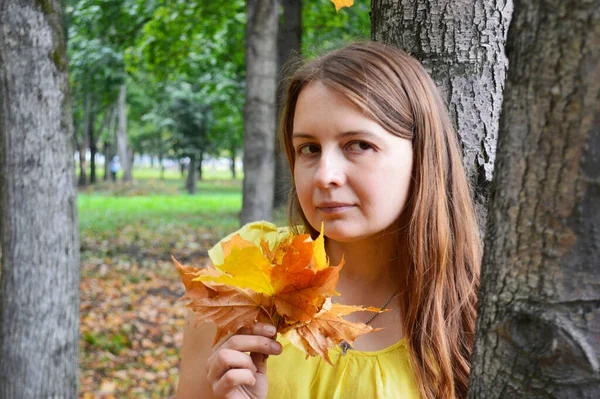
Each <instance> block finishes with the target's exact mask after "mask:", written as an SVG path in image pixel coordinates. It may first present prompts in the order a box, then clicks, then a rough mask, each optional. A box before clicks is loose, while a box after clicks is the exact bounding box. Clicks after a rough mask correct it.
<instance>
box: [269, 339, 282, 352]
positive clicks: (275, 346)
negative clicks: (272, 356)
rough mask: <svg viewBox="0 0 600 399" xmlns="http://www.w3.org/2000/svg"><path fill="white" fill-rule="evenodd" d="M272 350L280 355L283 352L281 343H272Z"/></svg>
mask: <svg viewBox="0 0 600 399" xmlns="http://www.w3.org/2000/svg"><path fill="white" fill-rule="evenodd" d="M271 349H273V351H274V352H277V353H279V352H280V351H281V344H280V343H279V342H271Z"/></svg>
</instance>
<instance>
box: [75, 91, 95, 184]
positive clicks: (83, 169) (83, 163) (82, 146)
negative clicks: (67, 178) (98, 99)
mask: <svg viewBox="0 0 600 399" xmlns="http://www.w3.org/2000/svg"><path fill="white" fill-rule="evenodd" d="M84 107H85V108H84V111H83V131H82V135H81V142H80V143H79V180H78V183H77V184H78V185H79V186H80V187H85V186H87V184H88V179H87V158H86V155H87V149H88V147H89V145H90V119H91V113H92V95H91V93H90V92H89V89H86V95H85V106H84Z"/></svg>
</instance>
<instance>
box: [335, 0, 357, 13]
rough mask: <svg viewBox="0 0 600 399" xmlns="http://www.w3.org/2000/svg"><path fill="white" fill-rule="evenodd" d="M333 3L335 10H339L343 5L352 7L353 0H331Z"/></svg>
mask: <svg viewBox="0 0 600 399" xmlns="http://www.w3.org/2000/svg"><path fill="white" fill-rule="evenodd" d="M331 2H332V3H333V4H335V11H336V12H338V11H340V9H341V8H343V7H352V5H353V4H354V0H331Z"/></svg>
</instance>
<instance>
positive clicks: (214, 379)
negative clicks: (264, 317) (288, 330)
mask: <svg viewBox="0 0 600 399" xmlns="http://www.w3.org/2000/svg"><path fill="white" fill-rule="evenodd" d="M275 334H276V330H275V327H273V326H272V325H269V324H264V323H256V325H255V326H254V327H253V328H252V331H250V330H249V329H247V328H242V329H240V330H239V331H238V332H237V334H236V335H233V336H231V337H230V338H229V339H227V340H226V341H225V342H224V343H223V344H222V345H221V346H219V347H218V348H217V349H216V350H215V351H214V352H213V354H212V355H211V356H210V357H209V358H208V362H207V369H208V375H207V378H208V382H209V384H210V386H211V388H212V390H213V393H214V395H215V396H216V397H217V398H220V399H264V398H266V397H267V389H268V383H267V356H268V355H278V354H279V353H281V344H280V343H279V342H277V341H275V340H273V339H271V337H273V336H274V335H275ZM245 352H250V354H249V355H248V354H247V353H245Z"/></svg>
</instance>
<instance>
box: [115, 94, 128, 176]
mask: <svg viewBox="0 0 600 399" xmlns="http://www.w3.org/2000/svg"><path fill="white" fill-rule="evenodd" d="M125 92H126V86H125V83H123V84H122V85H121V87H120V89H119V103H118V123H119V125H118V128H117V154H119V162H120V163H121V168H123V181H124V182H129V181H131V160H130V159H129V153H130V152H129V150H128V148H127V104H126V102H125Z"/></svg>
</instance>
